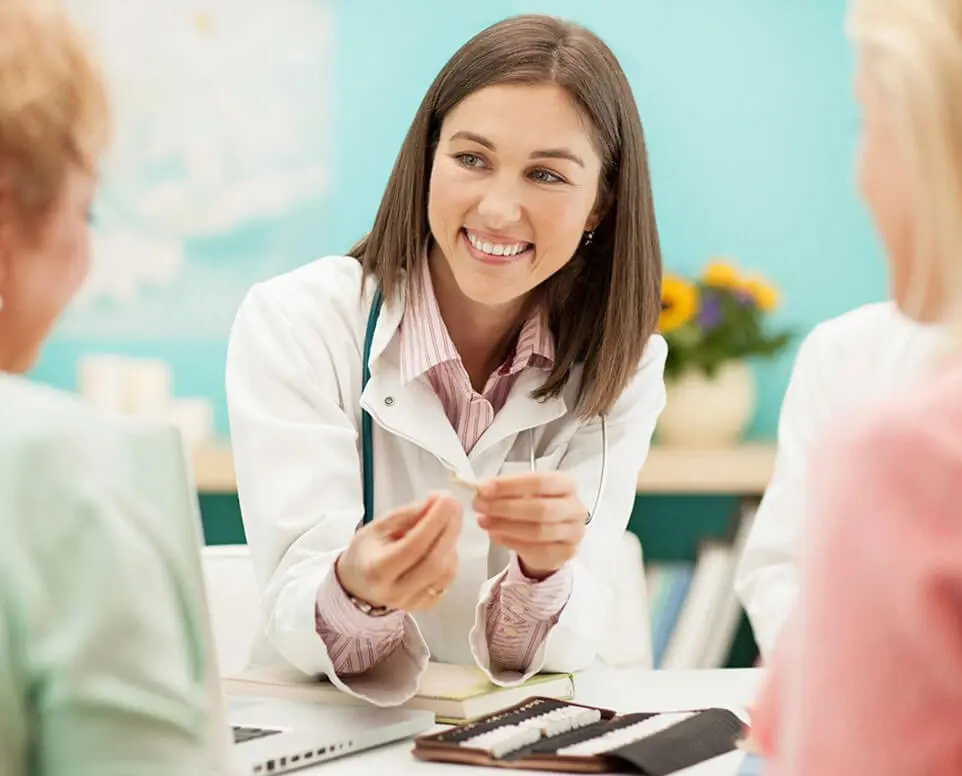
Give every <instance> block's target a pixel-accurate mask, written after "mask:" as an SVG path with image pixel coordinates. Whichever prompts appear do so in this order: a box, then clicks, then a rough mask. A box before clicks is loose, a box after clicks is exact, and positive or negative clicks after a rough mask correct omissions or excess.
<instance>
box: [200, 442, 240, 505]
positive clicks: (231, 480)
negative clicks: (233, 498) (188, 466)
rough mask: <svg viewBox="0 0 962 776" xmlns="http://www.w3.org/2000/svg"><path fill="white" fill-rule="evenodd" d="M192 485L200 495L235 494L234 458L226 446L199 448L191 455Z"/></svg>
mask: <svg viewBox="0 0 962 776" xmlns="http://www.w3.org/2000/svg"><path fill="white" fill-rule="evenodd" d="M193 463H194V484H195V485H196V486H197V490H198V491H199V492H201V493H236V492H237V478H236V476H235V475H234V456H233V455H231V450H230V447H228V446H227V445H226V444H223V445H216V446H211V447H205V448H200V449H198V450H195V451H194V453H193Z"/></svg>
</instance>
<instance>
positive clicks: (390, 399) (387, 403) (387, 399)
mask: <svg viewBox="0 0 962 776" xmlns="http://www.w3.org/2000/svg"><path fill="white" fill-rule="evenodd" d="M384 404H385V406H387V407H393V406H394V397H393V396H385V397H384Z"/></svg>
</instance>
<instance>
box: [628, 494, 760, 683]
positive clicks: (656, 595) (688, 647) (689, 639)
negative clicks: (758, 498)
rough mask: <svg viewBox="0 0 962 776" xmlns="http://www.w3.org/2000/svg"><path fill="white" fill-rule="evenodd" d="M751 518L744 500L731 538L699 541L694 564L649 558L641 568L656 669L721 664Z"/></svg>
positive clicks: (735, 617)
mask: <svg viewBox="0 0 962 776" xmlns="http://www.w3.org/2000/svg"><path fill="white" fill-rule="evenodd" d="M754 518H755V505H746V506H745V507H744V508H743V510H742V513H741V515H740V519H739V521H738V524H737V526H736V530H735V535H734V536H733V537H732V539H731V540H723V539H709V540H706V541H703V542H701V544H700V545H699V548H698V553H697V557H696V559H695V562H694V563H690V562H688V563H686V562H677V561H676V562H669V563H655V564H651V565H650V566H649V569H648V571H647V574H646V576H647V581H648V591H649V601H650V609H651V639H652V652H653V656H654V665H655V667H656V668H662V669H698V668H722V667H724V666H725V664H726V662H727V660H728V654H729V652H730V651H731V647H732V643H733V641H734V639H735V636H736V632H737V630H738V623H739V621H740V619H741V615H742V608H741V604H740V603H739V601H738V597H737V596H736V595H735V571H736V568H737V565H738V562H739V560H740V559H741V555H742V552H743V550H744V547H745V542H746V540H747V538H748V534H749V532H750V531H751V527H752V524H753V523H754Z"/></svg>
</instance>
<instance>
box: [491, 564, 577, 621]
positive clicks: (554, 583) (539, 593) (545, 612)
mask: <svg viewBox="0 0 962 776" xmlns="http://www.w3.org/2000/svg"><path fill="white" fill-rule="evenodd" d="M573 579H574V572H573V571H572V569H571V564H570V563H565V565H564V566H562V567H561V568H560V569H558V570H557V571H556V572H555V573H554V574H552V575H551V576H550V577H546V578H545V579H542V580H535V579H531V578H529V577H527V576H526V575H525V573H524V571H522V570H521V562H520V561H519V560H518V556H517V554H516V553H511V560H510V562H509V563H508V571H507V573H506V574H505V575H504V576H503V577H502V578H501V581H500V583H499V584H498V586H497V590H496V593H500V594H501V595H502V596H504V597H505V603H507V602H509V601H510V603H511V604H513V605H515V606H519V605H520V606H523V608H524V613H525V615H526V617H528V618H530V619H532V620H547V619H551V618H553V617H556V616H557V615H558V614H559V613H560V612H561V610H562V609H564V606H565V604H566V603H567V601H568V598H569V597H570V596H571V585H572V582H573ZM519 599H520V600H519ZM509 608H510V607H509ZM518 613H519V614H520V612H518Z"/></svg>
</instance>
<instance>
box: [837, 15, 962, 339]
mask: <svg viewBox="0 0 962 776" xmlns="http://www.w3.org/2000/svg"><path fill="white" fill-rule="evenodd" d="M848 29H849V35H850V38H851V39H852V41H853V43H854V44H855V46H856V48H857V49H858V51H859V54H860V55H861V58H862V60H863V67H864V72H865V74H866V77H867V78H868V79H869V80H870V81H871V83H872V85H873V86H874V87H876V88H879V89H881V90H882V93H883V94H884V98H885V100H886V101H887V104H888V108H889V109H890V110H891V111H892V118H893V119H894V120H895V121H896V122H897V124H898V126H899V132H900V134H901V143H902V147H903V152H904V158H905V159H906V160H907V164H908V166H909V170H908V172H909V175H910V178H911V180H912V183H913V186H912V189H913V190H912V192H911V194H912V195H913V199H914V207H915V213H914V226H915V231H916V245H915V254H914V256H913V257H912V264H911V266H912V274H911V278H910V289H909V291H910V293H909V295H908V297H909V300H908V301H909V304H910V306H912V307H916V306H918V307H920V306H921V305H922V303H923V302H924V300H925V299H926V298H927V297H928V296H929V294H930V292H931V291H932V285H933V284H934V283H938V282H941V283H943V284H944V286H945V288H944V294H942V296H944V298H945V300H946V304H947V309H946V311H945V313H946V323H947V324H949V326H950V327H951V328H952V329H953V331H954V333H955V335H956V339H957V342H958V343H960V344H962V0H853V2H852V4H851V9H850V13H849V19H848ZM908 312H910V313H911V312H913V310H909V311H908Z"/></svg>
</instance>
